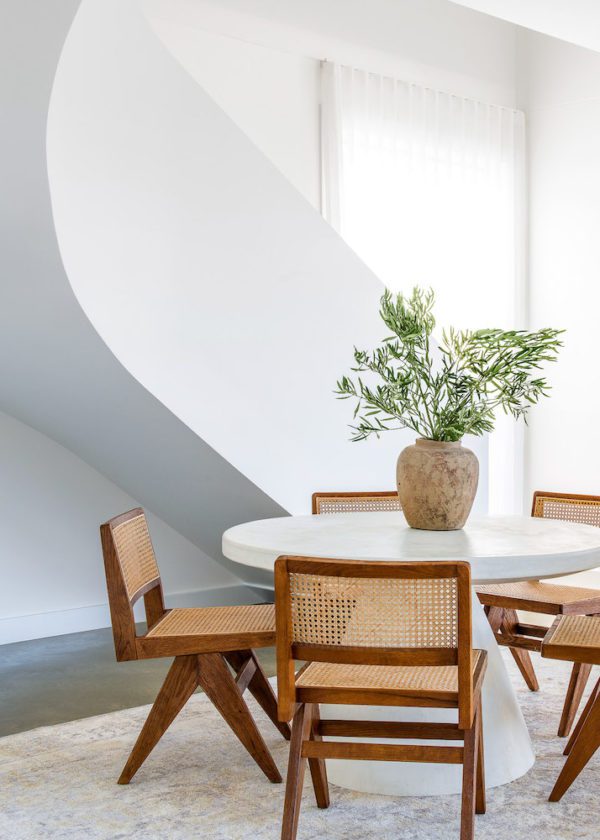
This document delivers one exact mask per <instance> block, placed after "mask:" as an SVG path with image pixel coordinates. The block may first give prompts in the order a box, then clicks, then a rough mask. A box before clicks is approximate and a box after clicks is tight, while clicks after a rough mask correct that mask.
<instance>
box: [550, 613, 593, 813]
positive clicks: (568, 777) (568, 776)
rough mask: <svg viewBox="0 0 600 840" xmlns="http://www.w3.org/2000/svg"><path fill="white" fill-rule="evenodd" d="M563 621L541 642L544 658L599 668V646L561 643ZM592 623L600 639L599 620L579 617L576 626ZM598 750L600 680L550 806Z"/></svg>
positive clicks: (570, 743) (572, 740)
mask: <svg viewBox="0 0 600 840" xmlns="http://www.w3.org/2000/svg"><path fill="white" fill-rule="evenodd" d="M564 621H565V617H564V616H558V617H557V618H556V619H555V620H554V623H553V625H552V627H551V628H550V629H549V630H548V632H547V634H546V637H545V638H544V640H543V642H542V656H543V657H546V658H549V659H559V660H563V661H567V662H573V663H574V664H585V665H587V666H589V667H590V668H591V666H592V665H600V642H599V643H598V644H594V645H582V644H577V645H573V644H563V643H561V641H560V638H559V631H560V629H561V626H562V624H563V622H564ZM590 621H593V622H597V623H598V638H599V639H600V617H598V616H586V617H583V616H579V617H578V618H577V623H578V624H579V625H582V627H585V625H586V624H587V623H588V622H590ZM555 638H556V641H555ZM598 748H600V680H598V682H597V683H596V685H595V686H594V688H593V689H592V691H591V693H590V696H589V698H588V701H587V703H586V705H585V707H584V709H583V711H582V713H581V715H580V716H579V720H578V721H577V724H576V725H575V728H574V729H573V732H572V734H571V737H570V738H569V741H568V743H567V746H566V747H565V750H564V755H566V756H567V760H566V761H565V763H564V765H563V768H562V770H561V772H560V774H559V776H558V779H557V780H556V783H555V785H554V788H553V789H552V792H551V793H550V796H549V800H550V802H559V801H560V800H561V799H562V797H563V796H564V794H565V793H566V792H567V791H568V790H569V788H570V787H571V785H572V784H573V782H574V781H575V780H576V779H577V777H578V776H579V774H580V773H581V771H582V770H583V769H584V768H585V766H586V765H587V763H588V762H589V760H590V759H591V758H592V756H593V755H594V753H595V752H596V751H597V750H598Z"/></svg>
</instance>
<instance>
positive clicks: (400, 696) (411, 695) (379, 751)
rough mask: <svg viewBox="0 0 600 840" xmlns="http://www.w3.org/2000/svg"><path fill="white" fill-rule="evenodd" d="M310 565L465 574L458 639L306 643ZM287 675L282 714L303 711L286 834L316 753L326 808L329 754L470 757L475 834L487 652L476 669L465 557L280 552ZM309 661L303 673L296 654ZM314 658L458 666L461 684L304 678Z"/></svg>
mask: <svg viewBox="0 0 600 840" xmlns="http://www.w3.org/2000/svg"><path fill="white" fill-rule="evenodd" d="M292 574H299V575H302V574H306V575H311V576H312V575H317V576H323V577H333V578H354V579H356V578H364V579H365V581H367V580H370V581H372V580H375V579H387V580H390V579H391V580H428V579H429V580H431V579H442V578H453V579H455V580H456V582H457V604H458V608H457V622H458V623H457V628H458V629H457V634H458V640H457V646H456V647H451V648H447V647H439V648H436V647H427V648H419V647H377V646H363V645H342V644H313V643H305V642H303V643H299V642H297V641H296V639H295V637H294V626H293V617H292V596H291V588H290V575H292ZM275 605H276V624H277V681H278V709H279V719H280V720H281V721H289V720H292V719H293V724H292V740H291V745H290V759H289V764H288V775H287V783H286V795H285V805H284V814H283V824H282V834H281V837H282V840H294V838H295V837H296V832H297V827H298V815H299V809H300V799H301V794H302V785H303V779H304V772H305V766H306V762H307V761H308V765H309V768H310V771H311V776H312V782H313V787H314V791H315V796H316V800H317V805H318V807H320V808H327V807H328V805H329V791H328V784H327V773H326V768H325V759H327V758H336V759H368V760H374V761H417V762H436V763H448V764H462V765H463V795H462V814H461V835H460V836H461V840H472V838H473V836H474V814H475V813H476V812H477V813H484V812H485V780H484V766H483V734H482V714H481V687H482V683H483V676H484V673H485V668H486V664H487V659H486V657H487V654H486V653H485V652H483V651H482V652H479V656H478V659H477V667H476V668H475V672H474V670H473V661H474V660H473V650H472V639H471V632H472V627H471V572H470V567H469V564H468V563H464V562H431V563H423V562H420V563H408V562H407V563H402V562H399V563H390V562H373V561H371V562H358V561H344V560H329V559H316V558H307V557H287V556H284V557H279V558H278V559H277V561H276V563H275ZM296 659H299V660H303V661H305V662H307V663H308V664H307V665H306V666H305V667H304V668H303V669H301V671H300V672H299V673H298V674H296V670H295V663H294V660H296ZM313 662H327V663H337V664H360V665H409V666H423V665H427V666H432V665H455V666H457V673H458V691H457V693H456V694H455V695H454V696H453V697H450V696H446V697H441V696H437V697H434V696H432V692H431V690H429V691H428V692H427V691H419V690H411V691H410V692H406V693H403V692H399V693H395V692H394V691H384V690H381V691H378V690H377V689H375V690H372V689H369V690H368V691H364V690H360V689H348V688H340V687H324V688H323V687H321V688H318V689H311V688H310V687H305V688H302V687H299V686H298V685H297V681H298V679H299V678H300V675H301V674H302V673H304V671H306V669H307V668H308V667H309V666H310V664H311V663H313ZM320 703H332V704H336V703H344V704H352V705H354V704H356V705H394V706H407V707H410V706H413V707H414V706H425V707H428V706H429V707H443V708H456V709H457V714H458V720H457V723H426V722H422V723H414V722H412V723H410V722H399V721H394V722H383V721H357V720H321V718H320V711H319V704H320ZM324 736H337V737H340V736H341V737H344V736H346V737H369V738H386V739H389V738H392V739H396V738H397V739H431V740H434V739H435V740H450V741H463V746H442V747H440V746H430V745H416V746H415V745H401V744H389V743H385V744H380V743H356V742H352V741H347V742H344V741H335V742H329V741H324V740H323V737H324Z"/></svg>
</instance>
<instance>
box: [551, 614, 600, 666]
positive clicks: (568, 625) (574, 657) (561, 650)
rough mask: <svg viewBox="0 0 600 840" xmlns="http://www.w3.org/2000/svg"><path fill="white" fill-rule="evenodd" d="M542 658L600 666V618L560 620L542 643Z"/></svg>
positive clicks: (567, 618) (564, 616)
mask: <svg viewBox="0 0 600 840" xmlns="http://www.w3.org/2000/svg"><path fill="white" fill-rule="evenodd" d="M542 656H546V657H549V658H550V659H568V660H569V661H573V662H589V663H590V664H600V616H586V615H563V616H561V617H560V618H558V619H557V620H556V621H555V623H554V624H553V625H552V627H551V629H550V630H549V631H548V634H547V635H546V638H545V639H544V641H543V642H542Z"/></svg>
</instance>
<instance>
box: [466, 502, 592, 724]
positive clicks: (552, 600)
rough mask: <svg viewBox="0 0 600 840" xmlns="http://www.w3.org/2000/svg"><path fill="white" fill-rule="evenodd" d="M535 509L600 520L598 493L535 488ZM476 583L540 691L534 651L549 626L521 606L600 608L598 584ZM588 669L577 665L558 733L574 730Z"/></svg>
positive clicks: (540, 513)
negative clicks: (527, 616)
mask: <svg viewBox="0 0 600 840" xmlns="http://www.w3.org/2000/svg"><path fill="white" fill-rule="evenodd" d="M531 515H532V516H537V517H545V518H547V519H562V520H567V521H569V522H581V523H583V524H586V525H597V526H600V496H580V495H575V494H573V493H547V492H544V491H542V490H536V491H535V493H534V494H533V506H532V511H531ZM475 589H476V592H477V594H478V596H479V600H480V601H481V603H482V604H483V605H484V606H485V611H486V613H487V616H488V619H489V622H490V624H491V625H492V629H493V631H494V634H495V636H496V640H497V641H498V644H501V645H505V646H507V647H508V648H509V650H510V652H511V654H512V655H513V657H514V660H515V662H516V663H517V666H518V668H519V670H520V671H521V674H522V676H523V678H524V680H525V682H526V683H527V686H528V687H529V688H530V690H531V691H538V689H539V684H538V680H537V677H536V675H535V671H534V669H533V664H532V662H531V657H530V651H540V650H541V647H542V639H543V638H544V636H545V635H546V632H547V630H548V628H547V627H543V626H540V625H536V624H525V623H523V622H521V621H520V620H519V617H518V615H517V610H526V611H527V612H533V613H542V614H546V615H595V614H600V591H598V590H596V589H586V588H583V587H579V586H564V585H562V584H556V583H542V582H540V581H527V580H525V581H521V582H516V583H496V584H491V585H486V586H477V587H475ZM590 670H591V666H590V665H589V664H588V663H585V662H575V664H574V665H573V670H572V672H571V678H570V681H569V687H568V689H567V694H566V697H565V703H564V706H563V711H562V715H561V719H560V724H559V727H558V735H559V736H560V737H565V736H567V735H568V734H569V732H570V730H571V727H572V725H573V720H574V719H575V715H576V713H577V709H578V708H579V704H580V702H581V697H582V695H583V691H584V689H585V686H586V683H587V681H588V678H589V675H590Z"/></svg>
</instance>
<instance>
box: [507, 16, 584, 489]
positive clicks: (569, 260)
mask: <svg viewBox="0 0 600 840" xmlns="http://www.w3.org/2000/svg"><path fill="white" fill-rule="evenodd" d="M520 74H521V88H520V96H521V101H522V105H523V107H524V108H525V109H526V110H527V115H528V124H529V172H530V188H529V218H530V223H529V224H530V256H529V277H530V301H529V310H530V320H531V324H532V326H533V327H541V326H545V325H551V326H555V327H564V328H566V330H567V333H566V335H565V338H564V341H565V347H564V348H563V350H562V351H561V354H560V359H559V362H558V364H556V365H552V366H551V368H550V369H549V371H548V373H549V378H550V381H551V383H552V385H553V391H552V396H551V398H550V399H549V400H547V401H544V404H543V406H540V407H539V408H538V410H537V411H534V412H532V414H531V422H530V426H529V429H528V430H527V464H526V473H527V475H526V484H527V487H528V489H529V490H530V491H532V490H533V489H535V488H538V489H546V490H564V491H574V492H579V493H594V494H600V447H598V446H597V445H596V443H595V432H596V426H597V424H598V418H599V417H600V388H599V387H598V383H597V381H596V380H597V377H596V374H595V359H596V357H597V353H598V349H597V345H598V312H599V311H600V283H599V281H598V278H599V276H600V236H599V235H598V231H599V230H600V166H599V165H598V150H599V148H600V54H598V53H595V52H591V51H589V50H586V49H585V48H583V47H576V46H573V45H570V44H566V43H564V42H562V41H558V40H555V39H553V38H550V37H547V36H545V35H540V34H536V33H533V32H527V31H526V30H523V32H522V35H521V37H520Z"/></svg>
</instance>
